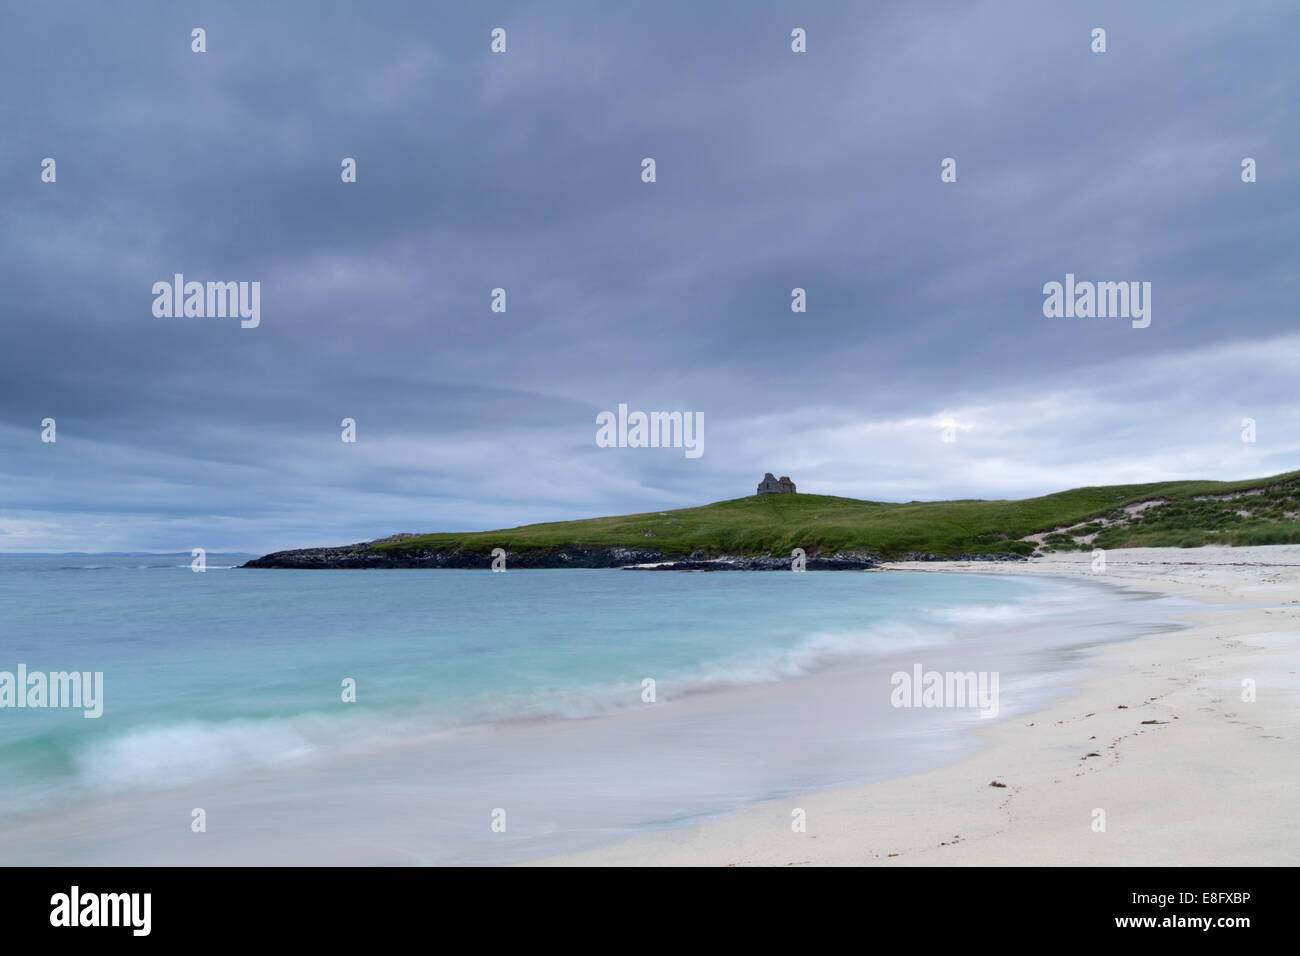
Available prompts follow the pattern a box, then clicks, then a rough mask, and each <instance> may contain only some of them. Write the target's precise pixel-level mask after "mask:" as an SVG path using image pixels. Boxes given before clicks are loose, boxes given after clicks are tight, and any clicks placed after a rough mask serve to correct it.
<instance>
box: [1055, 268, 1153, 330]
mask: <svg viewBox="0 0 1300 956" xmlns="http://www.w3.org/2000/svg"><path fill="white" fill-rule="evenodd" d="M1043 295H1044V297H1045V298H1044V299H1043V315H1045V316H1047V317H1048V318H1049V319H1060V318H1066V319H1076V318H1077V319H1132V320H1133V323H1132V324H1133V328H1135V329H1145V328H1146V327H1147V326H1148V325H1150V324H1151V283H1150V282H1075V281H1074V273H1073V272H1067V273H1066V274H1065V283H1064V284H1062V283H1060V282H1048V283H1046V284H1045V285H1044V286H1043Z"/></svg>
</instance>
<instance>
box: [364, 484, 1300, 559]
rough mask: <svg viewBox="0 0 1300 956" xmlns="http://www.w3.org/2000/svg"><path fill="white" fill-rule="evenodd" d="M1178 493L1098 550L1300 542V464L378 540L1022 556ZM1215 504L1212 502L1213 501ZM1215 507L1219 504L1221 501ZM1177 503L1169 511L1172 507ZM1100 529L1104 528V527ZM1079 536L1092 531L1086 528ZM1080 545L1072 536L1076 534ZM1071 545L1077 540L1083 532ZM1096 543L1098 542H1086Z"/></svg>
mask: <svg viewBox="0 0 1300 956" xmlns="http://www.w3.org/2000/svg"><path fill="white" fill-rule="evenodd" d="M1271 486H1280V489H1279V490H1278V491H1276V492H1270V493H1269V494H1268V495H1260V496H1257V497H1259V499H1260V501H1259V503H1258V507H1259V512H1258V515H1257V516H1256V517H1253V518H1251V519H1249V520H1233V519H1232V518H1230V517H1228V515H1229V513H1231V514H1235V512H1236V510H1237V509H1238V508H1240V507H1241V506H1242V503H1243V502H1248V501H1251V499H1239V500H1237V501H1231V502H1196V501H1192V500H1190V499H1192V498H1193V497H1194V496H1196V495H1206V494H1224V493H1227V492H1233V491H1245V490H1250V489H1254V488H1261V487H1271ZM1154 498H1168V499H1170V504H1168V505H1162V506H1157V507H1153V508H1151V509H1149V510H1148V511H1146V512H1143V513H1142V514H1141V515H1138V516H1134V517H1133V518H1132V519H1126V520H1131V523H1126V524H1125V525H1124V526H1121V527H1114V528H1107V529H1104V530H1101V531H1100V532H1099V533H1098V537H1097V540H1096V543H1095V545H1093V546H1095V547H1103V548H1112V547H1142V546H1150V545H1153V543H1154V542H1157V541H1158V542H1160V543H1161V544H1163V545H1165V546H1180V547H1194V546H1196V545H1197V544H1207V543H1230V544H1294V543H1300V523H1298V522H1297V521H1295V520H1290V519H1287V518H1286V514H1287V511H1288V506H1290V510H1291V511H1294V510H1295V509H1296V507H1297V505H1296V502H1297V501H1300V472H1289V473H1287V474H1285V475H1277V476H1275V477H1272V478H1260V479H1252V480H1247V481H1236V482H1220V481H1173V482H1158V483H1154V484H1144V485H1108V486H1102V487H1096V488H1075V489H1073V490H1071V491H1062V492H1058V493H1057V494H1051V495H1044V496H1042V497H1041V498H1027V499H1024V500H1021V501H976V500H968V501H930V502H908V503H906V504H892V503H884V502H876V501H859V500H858V499H856V498H836V497H830V496H826V495H805V494H796V495H751V496H749V497H746V498H734V499H731V500H729V501H718V502H715V503H713V504H709V505H704V506H702V507H698V508H684V509H679V510H674V511H666V512H647V513H645V514H636V515H621V516H618V517H609V518H588V519H585V520H581V521H557V522H548V523H546V524H533V525H524V526H522V527H519V528H507V529H504V530H500V531H481V532H472V533H443V534H427V535H420V536H418V537H415V538H409V539H406V540H403V541H398V542H389V543H384V544H377V545H374V546H373V547H375V548H377V549H379V550H385V551H397V552H401V551H407V550H423V549H426V548H429V549H435V550H469V551H476V552H487V551H490V550H491V549H492V548H497V547H500V548H505V549H507V550H508V551H511V552H514V553H526V552H528V551H535V550H542V549H549V548H558V547H626V548H640V549H653V550H656V551H660V552H663V553H666V554H673V555H684V554H689V553H690V552H691V551H694V550H696V549H701V550H703V551H706V552H708V553H710V554H745V555H754V554H788V553H789V552H790V551H791V550H792V549H794V548H797V547H799V548H804V549H805V550H808V551H813V550H822V551H830V552H834V551H869V552H872V553H875V554H878V555H881V556H882V557H886V558H888V557H896V556H898V555H901V554H905V553H908V552H914V551H924V552H930V553H933V554H938V555H943V556H945V557H951V556H953V555H956V554H963V553H964V554H980V553H995V552H1017V553H1021V554H1028V553H1030V552H1031V551H1033V550H1034V545H1032V544H1031V543H1029V542H1026V541H1021V540H1019V539H1021V538H1023V537H1025V536H1027V535H1031V534H1037V533H1040V532H1048V531H1052V530H1053V529H1060V528H1065V527H1069V526H1073V525H1078V524H1081V523H1083V522H1091V521H1095V520H1096V519H1100V518H1103V517H1108V516H1109V517H1111V518H1117V517H1123V515H1124V513H1123V510H1122V509H1123V507H1124V505H1126V504H1132V503H1135V502H1139V501H1146V500H1150V499H1154ZM1202 506H1206V507H1202ZM1209 506H1213V507H1209ZM1171 507H1172V509H1173V510H1171V511H1169V512H1165V509H1169V508H1171ZM1092 530H1096V528H1093V529H1092ZM1076 533H1088V532H1085V531H1082V530H1080V529H1076ZM1067 541H1068V542H1069V543H1068V544H1067V543H1066V542H1067ZM1061 544H1062V546H1063V547H1077V546H1078V545H1077V544H1075V543H1074V542H1073V538H1067V539H1063V540H1062V541H1061ZM1084 547H1089V546H1087V545H1085V546H1084Z"/></svg>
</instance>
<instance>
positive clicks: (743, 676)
mask: <svg viewBox="0 0 1300 956" xmlns="http://www.w3.org/2000/svg"><path fill="white" fill-rule="evenodd" d="M245 560H246V557H245V556H235V555H220V554H209V555H208V556H207V566H206V570H205V571H202V572H196V571H194V570H193V569H192V566H191V560H190V558H189V556H188V555H146V556H131V557H98V556H51V555H41V556H0V685H2V684H3V679H4V678H3V675H4V673H6V672H8V673H10V674H13V675H16V674H17V673H18V668H19V667H20V666H22V667H23V668H24V669H25V671H26V673H27V674H29V675H30V674H33V673H36V672H43V673H47V674H48V673H50V672H55V673H58V672H74V671H75V672H80V673H82V674H86V675H95V674H101V675H102V685H101V695H102V699H101V700H100V701H99V702H98V704H97V706H98V707H100V708H102V713H101V714H100V715H99V716H86V714H87V712H88V708H85V707H83V708H80V709H79V708H75V707H61V708H50V707H22V708H19V707H17V706H13V705H12V702H10V705H9V706H5V701H4V699H3V687H2V686H0V863H6V862H9V863H53V864H67V863H74V864H75V863H146V862H147V863H172V864H186V863H204V864H211V863H250V862H251V863H258V862H278V863H349V862H374V863H409V864H426V865H438V864H502V863H514V862H524V861H527V860H531V859H538V858H544V857H548V856H551V855H555V854H561V853H567V852H572V851H575V850H580V849H585V848H588V847H591V846H595V845H599V844H601V843H605V842H609V841H613V840H618V839H621V838H624V837H628V836H632V835H635V834H638V833H641V832H644V831H647V830H655V829H664V828H673V827H685V826H690V825H692V824H695V823H699V822H702V821H705V820H708V819H711V818H714V817H717V816H719V815H723V814H726V813H729V812H732V811H735V810H738V809H740V808H742V807H745V806H747V805H749V804H752V803H754V802H757V801H763V800H780V799H785V798H788V797H791V796H793V795H797V794H801V793H806V792H809V791H812V790H817V789H821V788H827V787H836V786H845V785H850V784H857V783H865V782H869V781H872V780H877V779H882V778H885V777H890V776H896V775H899V774H905V773H914V772H917V771H920V770H924V769H928V768H930V767H933V766H937V765H939V764H941V763H943V762H945V761H951V760H955V759H958V758H960V757H961V756H962V755H964V754H966V753H970V752H971V751H972V750H973V749H974V748H976V747H978V746H981V742H980V740H979V737H978V735H977V734H972V733H970V731H971V730H974V729H977V728H979V727H980V726H987V725H988V724H989V723H990V722H995V721H998V720H1006V719H1011V718H1014V717H1015V716H1016V715H1019V714H1025V713H1029V712H1032V711H1033V710H1034V709H1035V708H1037V707H1040V706H1041V705H1042V704H1044V703H1045V702H1046V701H1048V700H1050V699H1052V698H1053V697H1055V696H1058V695H1060V694H1063V693H1067V692H1068V690H1069V688H1070V687H1071V686H1073V685H1075V684H1077V683H1079V682H1080V681H1082V680H1084V679H1086V678H1088V677H1090V676H1092V675H1093V674H1095V673H1096V668H1097V665H1096V663H1095V662H1094V661H1093V659H1092V656H1091V653H1090V652H1091V650H1092V649H1093V648H1095V647H1097V646H1099V645H1102V644H1106V643H1110V642H1113V641H1120V640H1128V639H1132V638H1135V637H1140V636H1143V635H1145V634H1150V633H1155V632H1158V631H1161V630H1168V629H1171V628H1174V627H1177V626H1179V625H1177V624H1175V623H1172V619H1173V617H1174V616H1176V615H1177V614H1178V613H1179V612H1180V611H1181V610H1182V608H1181V607H1180V605H1179V604H1178V603H1177V602H1176V601H1175V600H1173V599H1170V598H1164V597H1156V596H1154V595H1151V594H1144V593H1141V592H1133V591H1125V590H1121V589H1119V588H1115V587H1112V586H1108V585H1105V584H1102V583H1097V582H1091V581H1086V580H1067V579H1055V578H1048V577H1043V576H1036V577H1030V576H1017V575H1006V574H987V575H981V574H944V573H930V572H910V571H883V572H805V573H794V572H739V571H735V572H672V571H649V570H617V569H610V570H577V569H565V570H507V571H505V572H504V573H495V572H491V571H487V570H391V569H385V570H364V571H363V570H355V571H341V570H340V571H317V570H312V571H295V570H270V569H245V568H241V567H239V565H240V564H241V563H243V561H245ZM930 672H938V673H941V674H949V673H957V674H968V673H973V674H977V675H986V676H987V675H996V677H997V685H996V686H997V702H996V704H997V706H996V713H993V714H990V713H988V711H989V710H990V708H989V707H987V706H985V707H977V706H972V704H974V702H973V701H966V702H964V703H960V702H957V701H955V700H953V699H945V700H941V701H940V705H939V706H924V705H921V706H917V704H918V702H919V698H918V697H914V695H913V693H912V692H910V691H909V692H907V693H903V691H902V690H900V687H901V685H902V683H904V682H903V681H901V679H900V678H899V676H898V675H900V674H907V675H909V677H910V676H914V675H917V674H925V673H930ZM93 679H94V678H93V676H92V680H93ZM987 686H988V685H987V684H986V687H987ZM17 691H18V692H21V691H22V688H17ZM986 703H987V702H986ZM196 810H202V811H203V812H202V817H203V820H204V828H203V829H199V828H198V824H197V822H196V821H198V819H199V814H196V813H195V811H196Z"/></svg>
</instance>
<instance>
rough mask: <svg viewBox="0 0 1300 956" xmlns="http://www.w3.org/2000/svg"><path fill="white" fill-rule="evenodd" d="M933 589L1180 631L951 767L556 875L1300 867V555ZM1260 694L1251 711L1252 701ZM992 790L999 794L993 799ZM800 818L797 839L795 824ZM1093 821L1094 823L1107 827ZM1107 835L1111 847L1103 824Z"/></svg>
mask: <svg viewBox="0 0 1300 956" xmlns="http://www.w3.org/2000/svg"><path fill="white" fill-rule="evenodd" d="M890 567H891V568H898V569H908V570H914V571H927V572H933V573H936V574H961V573H970V572H977V573H980V574H989V573H1004V574H1033V575H1040V574H1047V575H1069V576H1077V577H1080V578H1088V579H1091V580H1097V581H1105V582H1108V583H1110V584H1114V585H1117V586H1120V587H1124V588H1132V589H1135V590H1142V591H1149V592H1156V593H1162V594H1170V595H1177V596H1179V597H1181V598H1184V599H1191V600H1193V601H1196V602H1198V603H1199V604H1200V605H1202V606H1203V610H1198V611H1197V612H1195V613H1194V614H1191V615H1189V616H1187V617H1185V618H1183V620H1184V622H1185V623H1187V624H1189V625H1191V627H1190V629H1184V630H1179V631H1172V632H1168V633H1163V634H1157V635H1154V636H1149V637H1144V638H1142V639H1139V640H1133V641H1128V642H1124V643H1120V644H1113V645H1108V646H1105V647H1102V648H1100V649H1098V650H1097V651H1096V658H1097V660H1098V661H1099V662H1100V663H1101V664H1102V665H1104V676H1101V677H1099V678H1098V679H1095V680H1092V681H1090V682H1088V683H1087V684H1086V685H1085V686H1083V687H1081V688H1080V689H1079V690H1078V692H1077V693H1072V694H1070V695H1068V696H1067V697H1065V698H1063V699H1060V700H1058V701H1057V702H1055V703H1053V704H1052V705H1051V706H1049V707H1048V708H1047V709H1045V710H1043V711H1041V712H1038V713H1035V714H1032V715H1029V716H1020V717H1016V718H1013V719H1009V720H1007V721H1004V722H1000V723H997V724H993V725H991V726H989V727H987V728H979V729H977V730H974V731H971V733H974V734H977V735H979V736H980V737H981V738H983V740H984V742H985V744H986V745H985V746H984V747H983V748H982V749H980V750H979V751H978V752H977V753H976V754H974V755H973V756H969V757H965V758H962V759H960V760H959V761H957V762H955V763H952V764H949V765H947V766H944V767H942V768H939V769H936V770H932V771H928V772H925V773H919V774H915V775H912V776H906V777H900V778H895V779H892V780H887V781H882V782H879V783H873V784H869V785H866V786H860V787H849V788H844V789H836V790H828V791H822V792H818V793H813V794H808V795H806V796H803V797H799V798H797V799H783V800H779V801H773V802H767V803H762V804H759V805H756V806H753V807H751V808H749V809H747V810H743V811H740V812H738V813H735V814H732V815H729V816H726V817H722V818H719V819H716V820H714V821H711V822H708V823H706V824H704V825H701V826H698V827H694V828H690V829H684V830H670V831H661V832H657V833H653V834H646V835H642V836H638V837H635V838H633V839H629V840H625V841H623V842H620V843H617V844H612V845H609V846H606V847H603V848H600V849H598V850H594V851H590V852H585V853H580V854H574V855H570V856H565V857H560V858H555V859H550V860H545V861H542V862H543V863H545V864H552V865H554V864H560V865H698V866H759V865H778V866H808V865H885V866H987V865H1037V866H1042V865H1048V866H1074V865H1099V866H1137V865H1157V866H1190V865H1241V866H1259V865H1294V864H1295V863H1296V862H1297V860H1300V836H1297V833H1296V826H1295V821H1296V820H1297V819H1298V818H1300V761H1297V759H1296V755H1297V749H1296V742H1297V739H1300V735H1298V734H1297V730H1298V729H1300V728H1298V727H1297V724H1298V723H1300V546H1291V545H1287V546H1273V547H1250V548H1211V547H1207V548H1200V549H1174V548H1149V549H1131V550H1116V551H1110V552H1108V553H1107V554H1106V569H1105V571H1104V572H1101V573H1097V572H1094V571H1093V570H1092V555H1091V554H1090V553H1067V554H1053V555H1048V556H1046V557H1043V558H1039V559H1034V560H1032V561H1029V562H1016V563H1009V564H992V563H987V562H979V563H943V564H927V563H908V564H896V565H891V566H890ZM1247 681H1253V684H1254V697H1255V699H1254V700H1253V701H1248V700H1246V699H1244V697H1245V696H1248V695H1247V694H1246V693H1245V691H1244V690H1243V688H1244V687H1245V686H1246V685H1245V683H1244V682H1247ZM994 782H996V783H997V784H1000V785H1001V786H993V785H992V784H993V783H994ZM796 809H802V810H803V811H804V812H805V813H806V820H807V828H806V831H805V832H802V833H797V832H793V830H792V826H791V820H792V813H793V811H794V810H796ZM1103 814H1104V817H1103ZM1103 821H1104V829H1102V828H1101V823H1102V822H1103Z"/></svg>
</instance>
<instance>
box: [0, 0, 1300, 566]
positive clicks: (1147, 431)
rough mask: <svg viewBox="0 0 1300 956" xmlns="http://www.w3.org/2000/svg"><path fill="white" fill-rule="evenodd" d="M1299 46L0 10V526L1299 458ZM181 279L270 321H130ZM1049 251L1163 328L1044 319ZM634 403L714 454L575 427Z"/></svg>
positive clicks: (1297, 10) (977, 26)
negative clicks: (668, 414)
mask: <svg viewBox="0 0 1300 956" xmlns="http://www.w3.org/2000/svg"><path fill="white" fill-rule="evenodd" d="M195 28H202V29H203V30H204V31H205V35H204V40H205V44H204V45H205V50H204V52H195V51H194V50H193V49H192V47H193V44H194V43H195V41H194V39H193V35H192V31H193V30H194V29H195ZM498 28H500V29H502V30H504V31H505V51H504V52H494V51H493V50H492V44H493V36H492V34H493V31H494V30H495V29H498ZM796 28H798V29H802V30H803V31H805V37H806V51H805V52H795V51H794V50H793V49H792V44H793V43H794V42H795V41H794V40H793V39H792V31H794V30H795V29H796ZM1095 28H1102V29H1104V30H1105V31H1106V34H1105V41H1106V50H1105V52H1104V53H1102V52H1094V51H1093V49H1092V47H1093V46H1094V43H1095V41H1094V39H1093V31H1094V29H1095ZM1297 36H1300V7H1297V6H1296V5H1295V4H1293V3H1287V2H1277V3H1271V2H1259V0H1245V2H1241V3H1235V4H1211V3H1194V4H1192V3H1187V2H1184V0H1177V2H1147V3H1142V4H1134V3H1131V2H1088V3H1053V4H1044V3H1042V2H1041V0H1026V2H1022V0H996V2H985V3H980V2H969V3H946V2H927V3H916V4H912V3H883V4H875V3H873V4H863V3H806V2H800V3H794V2H791V3H761V2H760V3H754V2H747V3H741V2H692V3H684V2H670V0H664V2H657V3H618V4H612V3H576V2H560V0H556V2H552V3H546V4H536V3H533V4H525V3H520V4H511V3H486V2H485V3H474V4H466V3H429V2H420V3H400V2H382V0H380V2H376V3H373V4H365V5H359V4H355V5H354V4H350V3H338V2H326V3H320V2H314V3H291V2H284V3H275V4H265V3H252V2H249V3H214V2H211V0H205V2H167V3H163V2H157V3H143V2H134V3H131V4H112V5H108V4H102V3H59V4H21V5H20V4H6V5H5V6H4V8H3V10H0V90H3V93H0V130H3V135H0V288H2V289H3V299H2V300H0V325H2V328H3V348H0V552H34V551H123V550H142V551H173V552H175V551H188V550H189V549H191V548H195V547H203V548H206V549H208V550H209V551H230V550H237V551H248V552H254V553H263V552H267V551H273V550H280V549H285V548H292V547H307V546H315V545H326V544H343V543H348V542H353V541H363V540H369V539H373V538H377V537H381V536H384V535H388V534H392V533H396V532H412V531H414V532H420V531H435V530H447V531H456V530H480V529H490V528H500V527H511V526H515V525H520V524H525V523H530V522H534V521H550V520H569V519H574V518H583V517H593V516H597V515H608V514H622V513H631V512H641V511H659V510H664V509H670V508H680V507H689V506H693V505H699V504H704V503H707V502H710V501H717V500H722V499H727V498H735V497H740V496H743V495H748V494H753V493H754V490H755V486H756V485H757V483H758V481H759V480H760V479H761V478H762V477H763V474H764V473H765V472H769V471H770V472H773V473H774V474H776V475H788V476H790V477H791V478H792V479H794V481H795V482H796V483H797V485H798V487H799V490H800V491H801V492H808V493H817V494H830V495H844V496H850V497H858V498H868V499H872V500H882V501H909V500H930V499H945V498H1018V497H1025V496H1032V495H1038V494H1046V493H1050V492H1053V491H1059V490H1064V489H1066V488H1072V487H1079V486H1084V485H1098V484H1117V483H1129V482H1142V481H1161V480H1170V479H1193V478H1196V479H1200V478H1209V479H1222V480H1230V479H1240V478H1249V477H1257V476H1264V475H1270V474H1275V473H1279V472H1283V471H1289V470H1293V469H1296V468H1300V389H1298V388H1297V374H1296V372H1297V369H1300V329H1298V328H1297V321H1296V320H1297V315H1298V314H1300V309H1298V308H1297V297H1298V293H1300V279H1298V275H1297V269H1298V266H1297V262H1298V258H1297V251H1298V248H1300V243H1298V242H1297V240H1300V216H1298V215H1297V207H1298V205H1300V187H1298V185H1297V183H1298V182H1300V180H1298V175H1300V119H1297V114H1296V104H1297V103H1298V102H1300V58H1297V57H1296V56H1295V55H1294V42H1295V38H1296V37H1297ZM1247 157H1249V158H1251V159H1253V160H1254V161H1255V179H1256V181H1254V182H1244V181H1243V169H1242V162H1243V159H1245V158H1247ZM46 158H51V159H53V160H54V161H55V167H54V181H53V182H48V181H44V177H45V175H46V174H45V170H44V165H43V161H44V160H45V159H46ZM345 158H351V159H353V160H355V164H356V165H355V169H356V181H355V182H344V181H343V178H344V177H343V173H342V165H343V160H344V159H345ZM646 158H651V159H653V160H654V181H653V182H647V181H645V174H644V167H643V160H644V159H646ZM949 158H950V159H953V160H955V174H956V178H955V181H949V182H945V181H943V177H942V176H941V174H942V172H943V168H942V163H943V161H944V160H945V159H949ZM950 178H951V177H950ZM176 273H181V274H183V275H184V276H185V277H186V280H187V281H200V282H207V281H214V282H216V281H220V282H228V281H229V282H254V281H255V282H258V283H259V289H260V315H259V319H260V321H259V324H258V325H257V326H256V327H255V328H244V327H242V325H241V323H240V321H239V320H238V319H237V318H234V319H232V318H219V317H218V318H212V317H203V318H201V317H194V316H189V317H186V316H181V317H175V316H173V317H166V316H162V317H160V316H159V315H157V314H155V312H156V309H155V294H154V292H153V288H154V285H155V283H158V282H170V281H171V280H172V277H173V276H174V275H175V274H176ZM1067 274H1072V275H1074V276H1076V279H1077V281H1081V282H1082V281H1097V282H1100V281H1107V282H1139V283H1147V282H1149V283H1150V290H1151V292H1150V308H1151V311H1150V319H1151V321H1150V325H1149V326H1147V327H1145V328H1136V327H1134V326H1133V324H1132V323H1131V322H1130V321H1129V320H1128V319H1127V318H1122V317H1120V318H1115V317H1110V318H1081V317H1068V318H1067V317H1048V316H1046V315H1045V314H1044V300H1045V294H1044V286H1045V284H1047V283H1050V282H1061V283H1064V281H1065V277H1066V275H1067ZM494 289H504V290H505V294H506V299H505V302H506V308H505V311H504V312H494V311H493V309H492V302H493V290H494ZM794 289H803V290H804V301H805V305H806V311H803V312H795V311H793V310H792V304H793V303H794V302H795V300H794V298H793V297H792V290H794ZM620 404H624V405H627V406H628V408H629V409H630V410H632V411H637V410H640V411H645V412H651V411H680V412H683V413H689V414H691V415H700V416H702V418H703V421H704V432H703V445H702V449H703V454H701V455H699V457H688V456H687V455H686V454H685V453H684V450H683V449H682V448H641V447H601V446H600V445H599V444H598V443H597V440H596V438H597V424H596V419H597V416H598V415H600V414H601V413H602V412H606V411H612V412H616V411H617V409H618V407H619V405H620ZM345 418H350V419H353V420H354V421H355V423H356V427H355V437H356V440H355V441H354V442H347V441H344V440H343V427H342V425H341V423H342V421H343V419H345ZM46 419H53V420H54V422H55V432H54V436H53V437H54V438H55V440H54V441H52V442H51V441H48V440H43V437H49V436H48V435H47V434H46V432H47V431H48V430H47V429H46V428H45V427H44V426H43V424H42V423H43V422H44V421H45V420H46ZM1245 419H1250V420H1252V421H1253V423H1254V425H1253V428H1254V435H1253V438H1254V440H1253V441H1247V440H1243V438H1244V436H1245V434H1246V430H1247V429H1246V426H1245V425H1244V424H1243V422H1244V420H1245Z"/></svg>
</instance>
